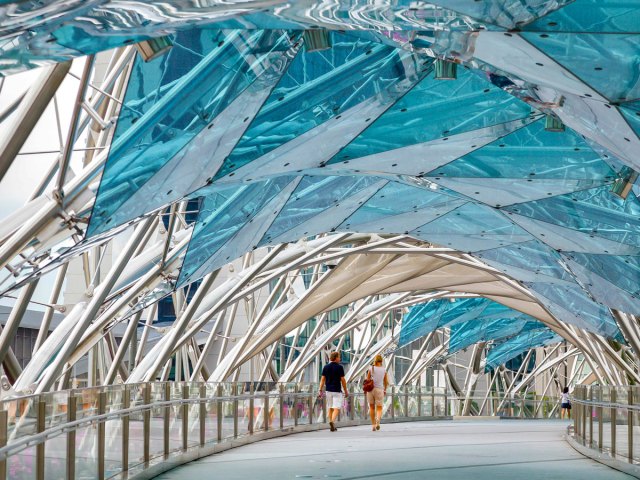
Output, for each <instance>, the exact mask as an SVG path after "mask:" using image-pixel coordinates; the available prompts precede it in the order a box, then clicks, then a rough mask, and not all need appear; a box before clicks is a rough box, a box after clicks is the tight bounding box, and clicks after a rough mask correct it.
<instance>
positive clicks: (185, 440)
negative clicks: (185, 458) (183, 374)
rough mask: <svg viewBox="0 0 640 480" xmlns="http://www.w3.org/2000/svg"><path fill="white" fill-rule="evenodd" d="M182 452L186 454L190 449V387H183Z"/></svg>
mask: <svg viewBox="0 0 640 480" xmlns="http://www.w3.org/2000/svg"><path fill="white" fill-rule="evenodd" d="M182 400H183V401H184V403H183V404H182V408H181V410H182V451H183V452H186V451H187V448H189V404H188V403H187V402H186V400H189V385H182Z"/></svg>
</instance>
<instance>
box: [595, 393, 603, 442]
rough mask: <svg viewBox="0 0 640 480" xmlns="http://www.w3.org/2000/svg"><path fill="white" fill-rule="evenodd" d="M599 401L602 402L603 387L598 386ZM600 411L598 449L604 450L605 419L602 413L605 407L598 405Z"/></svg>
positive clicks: (597, 408)
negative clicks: (603, 431)
mask: <svg viewBox="0 0 640 480" xmlns="http://www.w3.org/2000/svg"><path fill="white" fill-rule="evenodd" d="M598 401H599V402H602V387H598ZM596 410H597V412H598V450H600V451H602V440H603V438H602V427H603V419H602V414H603V413H604V409H603V408H602V406H598V407H596Z"/></svg>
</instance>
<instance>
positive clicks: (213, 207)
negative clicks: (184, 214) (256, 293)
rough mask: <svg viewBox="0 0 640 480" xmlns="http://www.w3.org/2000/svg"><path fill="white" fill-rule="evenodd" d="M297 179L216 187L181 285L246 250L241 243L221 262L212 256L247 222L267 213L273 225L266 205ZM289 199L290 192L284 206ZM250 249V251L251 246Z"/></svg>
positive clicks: (197, 229)
mask: <svg viewBox="0 0 640 480" xmlns="http://www.w3.org/2000/svg"><path fill="white" fill-rule="evenodd" d="M293 181H294V178H293V177H279V178H276V179H273V180H266V181H264V182H256V183H252V184H247V185H241V186H238V185H233V186H230V187H226V188H216V189H215V191H214V192H212V193H209V194H208V195H207V196H206V197H205V198H204V201H203V203H202V207H201V209H200V213H199V215H198V221H197V223H196V225H195V227H194V230H193V234H192V236H191V242H190V243H189V249H188V250H187V253H186V256H185V260H184V263H183V266H182V270H181V271H180V278H179V279H178V286H181V285H184V284H187V283H190V282H193V281H195V280H197V279H199V278H201V277H202V276H204V275H206V273H209V272H210V271H213V270H214V269H215V268H216V267H218V266H220V265H223V264H225V263H228V262H230V261H231V260H234V259H235V258H237V257H239V256H240V255H242V254H243V253H245V252H246V251H247V248H246V246H245V245H244V244H237V245H235V251H233V252H230V253H228V255H227V256H226V257H224V258H222V257H221V258H219V259H218V260H219V262H218V263H217V264H215V265H214V264H213V263H212V262H211V259H212V257H214V255H215V254H216V253H217V252H218V251H219V250H220V249H221V248H222V247H223V246H224V245H225V244H227V242H230V241H231V240H232V239H233V238H234V237H235V236H236V235H237V234H238V233H239V232H240V231H241V230H242V229H243V228H244V227H245V226H246V225H248V224H253V223H254V222H255V223H256V224H261V221H260V218H261V215H262V214H263V213H264V212H267V213H268V214H269V225H270V224H271V221H273V218H275V217H274V216H273V212H272V211H271V209H269V210H268V211H267V210H266V209H265V207H266V206H267V205H269V203H270V202H271V201H272V200H273V199H274V198H276V197H277V196H279V195H281V194H282V193H283V192H286V191H287V188H292V187H291V185H292V182H293ZM291 191H293V190H291ZM288 198H289V196H288V195H286V197H284V198H283V199H282V200H281V203H282V205H284V203H285V202H286V200H287V199H288ZM256 217H258V219H256ZM267 228H268V225H267ZM261 237H262V235H260V237H259V238H257V239H254V240H255V244H254V246H257V242H258V241H259V240H260V238H261ZM248 249H249V250H250V249H251V246H249V248H248ZM203 267H204V268H203Z"/></svg>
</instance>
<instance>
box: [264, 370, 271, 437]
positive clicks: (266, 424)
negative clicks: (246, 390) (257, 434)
mask: <svg viewBox="0 0 640 480" xmlns="http://www.w3.org/2000/svg"><path fill="white" fill-rule="evenodd" d="M262 405H263V411H264V412H263V413H264V416H263V423H264V429H263V430H264V431H265V432H268V431H269V420H270V418H271V415H270V412H269V384H268V383H267V382H265V384H264V402H262Z"/></svg>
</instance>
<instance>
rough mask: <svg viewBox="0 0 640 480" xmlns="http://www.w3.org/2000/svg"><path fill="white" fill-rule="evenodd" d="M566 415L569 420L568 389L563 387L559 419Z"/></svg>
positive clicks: (569, 403)
mask: <svg viewBox="0 0 640 480" xmlns="http://www.w3.org/2000/svg"><path fill="white" fill-rule="evenodd" d="M565 413H566V415H567V418H568V419H571V402H570V401H569V387H564V389H563V390H562V398H561V399H560V418H561V419H563V418H564V415H565Z"/></svg>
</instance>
